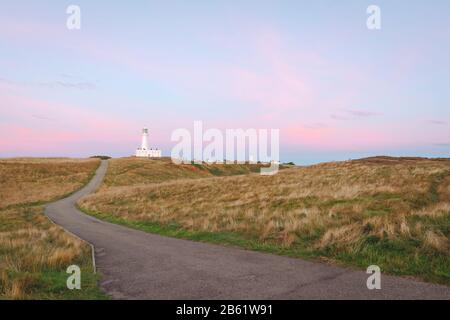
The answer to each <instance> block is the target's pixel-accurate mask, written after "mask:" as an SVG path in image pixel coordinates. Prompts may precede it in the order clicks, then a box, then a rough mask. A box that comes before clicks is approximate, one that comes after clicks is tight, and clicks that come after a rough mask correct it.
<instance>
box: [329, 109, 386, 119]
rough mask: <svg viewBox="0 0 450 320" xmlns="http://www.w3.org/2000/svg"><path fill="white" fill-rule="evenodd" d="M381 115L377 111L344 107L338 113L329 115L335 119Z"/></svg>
mask: <svg viewBox="0 0 450 320" xmlns="http://www.w3.org/2000/svg"><path fill="white" fill-rule="evenodd" d="M380 115H382V114H381V113H379V112H372V111H366V110H360V109H344V110H343V111H342V112H341V113H340V114H336V113H332V114H330V117H331V118H332V119H335V120H352V119H357V118H369V117H375V116H380Z"/></svg>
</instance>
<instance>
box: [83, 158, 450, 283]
mask: <svg viewBox="0 0 450 320" xmlns="http://www.w3.org/2000/svg"><path fill="white" fill-rule="evenodd" d="M256 171H258V168H255V167H249V166H246V165H242V166H236V167H233V165H230V166H229V167H227V166H222V165H214V166H206V165H201V166H196V165H183V166H176V165H174V164H172V163H170V161H169V160H168V159H163V160H148V159H144V160H141V159H136V158H126V159H114V160H112V161H111V167H110V170H109V171H108V173H107V177H106V180H105V183H104V185H103V187H102V188H101V189H100V190H99V191H98V192H97V193H95V194H92V195H89V196H87V197H85V198H84V199H82V200H81V201H80V203H79V205H80V206H81V207H82V209H83V210H85V211H86V212H89V213H91V214H94V215H96V216H98V217H99V218H103V219H106V220H109V221H112V222H116V223H122V224H125V225H128V226H131V227H135V228H138V229H142V230H145V231H149V232H155V233H161V234H166V235H170V236H175V237H182V238H188V239H194V240H200V241H209V242H215V243H223V244H232V245H239V246H242V247H244V248H249V249H254V250H263V251H269V252H274V253H278V254H284V255H290V256H296V257H307V258H315V259H321V260H326V261H330V262H334V263H340V264H345V265H351V266H357V267H361V268H366V267H367V266H369V265H371V264H377V265H379V266H380V267H381V269H382V271H383V272H388V273H391V274H397V275H408V276H414V277H419V278H422V279H425V280H427V281H433V282H440V283H446V284H450V242H449V237H450V159H422V158H389V157H375V158H368V159H361V160H354V161H345V162H333V163H324V164H319V165H314V166H308V167H292V168H287V169H284V170H282V171H280V172H279V173H278V174H276V175H274V176H261V175H259V174H257V173H252V172H256ZM237 173H238V174H241V173H248V174H245V175H242V174H241V175H235V174H237Z"/></svg>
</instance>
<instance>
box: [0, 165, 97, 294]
mask: <svg viewBox="0 0 450 320" xmlns="http://www.w3.org/2000/svg"><path fill="white" fill-rule="evenodd" d="M98 164H99V161H98V160H82V159H50V158H46V159H37V158H21V159H0V183H1V186H2V187H1V188H0V300H1V299H86V298H102V297H103V296H102V295H101V293H100V292H99V290H98V288H97V283H96V280H97V279H96V276H95V275H94V274H93V266H92V258H91V248H90V246H89V245H87V244H86V243H85V242H83V241H81V240H79V239H78V238H75V237H73V236H72V235H70V234H68V233H66V232H65V231H64V230H63V229H62V228H60V227H58V226H56V225H54V224H53V223H51V222H50V220H49V219H48V218H47V217H46V216H45V215H44V206H43V204H44V203H45V202H48V201H50V200H54V199H57V198H61V197H63V196H65V195H67V194H69V193H71V192H73V191H75V190H77V189H78V188H80V187H81V186H83V185H84V184H85V183H86V182H87V181H88V180H89V179H90V177H91V176H92V174H93V173H94V171H95V169H96V168H97V166H98ZM72 264H76V265H78V266H80V268H81V270H82V274H83V277H82V287H83V290H74V291H70V290H68V289H67V287H66V280H67V276H68V274H67V273H66V268H67V267H68V266H70V265H72Z"/></svg>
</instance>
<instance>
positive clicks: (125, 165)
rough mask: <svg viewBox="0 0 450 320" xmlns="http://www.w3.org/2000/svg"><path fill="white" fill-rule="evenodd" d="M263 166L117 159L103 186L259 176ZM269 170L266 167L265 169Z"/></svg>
mask: <svg viewBox="0 0 450 320" xmlns="http://www.w3.org/2000/svg"><path fill="white" fill-rule="evenodd" d="M262 166H263V165H261V164H206V163H203V164H181V165H176V164H174V163H173V162H172V160H171V159H170V158H160V159H145V158H135V157H131V158H117V159H112V160H110V161H109V168H108V173H107V175H106V177H105V180H104V183H103V186H104V187H112V186H132V185H140V184H149V183H160V182H167V181H172V180H182V179H199V178H208V177H214V176H231V175H241V174H248V173H252V172H259V170H260V168H261V167H262ZM266 166H267V165H266Z"/></svg>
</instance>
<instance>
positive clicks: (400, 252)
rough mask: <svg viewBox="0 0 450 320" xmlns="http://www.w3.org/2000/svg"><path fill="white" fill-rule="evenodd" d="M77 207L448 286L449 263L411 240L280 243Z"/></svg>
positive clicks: (153, 227)
mask: <svg viewBox="0 0 450 320" xmlns="http://www.w3.org/2000/svg"><path fill="white" fill-rule="evenodd" d="M79 209H80V210H82V211H83V212H85V213H86V214H89V215H91V216H94V217H96V218H99V219H102V220H105V221H108V222H111V223H115V224H120V225H123V226H126V227H130V228H133V229H137V230H141V231H145V232H149V233H154V234H159V235H163V236H168V237H174V238H179V239H187V240H193V241H200V242H207V243H214V244H220V245H230V246H236V247H240V248H244V249H248V250H254V251H261V252H267V253H273V254H277V255H283V256H289V257H294V258H305V259H312V260H317V261H321V262H327V263H333V264H337V265H341V266H346V267H358V268H363V269H365V268H367V267H368V266H369V265H372V264H376V265H378V266H380V267H381V269H382V271H383V272H384V273H387V274H391V275H398V276H410V277H412V278H416V279H419V280H424V281H428V282H434V283H440V284H445V285H450V264H449V259H448V257H447V256H445V255H442V254H439V253H437V252H436V251H435V250H427V251H425V252H421V254H420V255H418V254H417V245H418V243H417V242H415V241H413V240H409V241H408V240H405V241H403V240H388V239H384V240H380V239H377V238H374V237H371V236H369V235H367V236H364V237H362V238H361V239H360V243H359V244H358V249H357V250H353V251H350V252H349V251H346V250H342V249H341V248H339V247H338V246H328V247H326V248H325V249H318V248H316V247H314V245H313V243H314V240H315V239H316V238H320V236H321V235H322V234H323V233H322V232H320V231H319V230H318V231H317V235H316V236H305V237H303V239H300V240H299V241H297V242H296V243H294V244H292V245H290V246H288V247H287V246H282V245H280V244H279V242H277V241H271V240H261V239H259V238H258V237H255V236H253V237H252V236H250V235H248V234H242V233H238V232H208V231H194V230H186V229H184V228H182V227H181V226H180V225H178V224H177V223H168V224H163V223H159V222H151V221H138V220H130V219H123V218H120V217H117V216H113V215H108V214H105V213H100V212H93V211H89V210H87V209H84V208H81V207H79ZM449 221H450V213H448V214H447V215H446V216H443V217H442V222H443V224H442V225H447V227H446V228H447V230H448V229H449V226H448V225H449V224H450V222H449Z"/></svg>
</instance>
